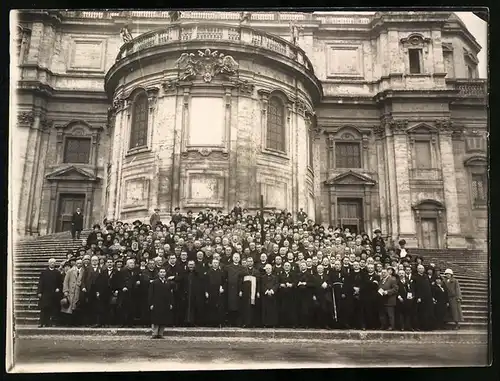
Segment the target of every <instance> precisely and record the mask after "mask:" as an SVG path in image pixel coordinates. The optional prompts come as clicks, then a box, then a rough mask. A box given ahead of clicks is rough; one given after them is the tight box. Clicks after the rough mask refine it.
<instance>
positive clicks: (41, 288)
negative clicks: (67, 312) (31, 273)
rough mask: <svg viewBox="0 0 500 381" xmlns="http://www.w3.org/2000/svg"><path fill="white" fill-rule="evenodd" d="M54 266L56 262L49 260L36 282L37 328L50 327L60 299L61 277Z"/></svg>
mask: <svg viewBox="0 0 500 381" xmlns="http://www.w3.org/2000/svg"><path fill="white" fill-rule="evenodd" d="M55 265H56V260H55V259H54V258H50V259H49V266H48V268H46V269H45V270H43V271H42V273H41V274H40V279H39V281H38V292H37V293H38V299H39V303H38V304H39V307H40V325H39V327H50V326H51V325H52V323H53V320H55V318H56V316H57V311H58V307H59V302H60V300H61V298H62V287H63V276H62V274H61V273H60V272H59V271H58V270H57V269H56V268H55Z"/></svg>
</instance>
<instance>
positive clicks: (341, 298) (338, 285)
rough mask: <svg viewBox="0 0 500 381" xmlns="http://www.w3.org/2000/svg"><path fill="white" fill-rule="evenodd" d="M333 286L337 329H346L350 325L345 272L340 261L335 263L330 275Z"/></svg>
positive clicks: (334, 315)
mask: <svg viewBox="0 0 500 381" xmlns="http://www.w3.org/2000/svg"><path fill="white" fill-rule="evenodd" d="M328 275H329V278H330V284H331V285H332V299H333V300H332V302H333V320H334V324H333V325H334V326H335V327H336V328H344V327H346V326H347V325H348V323H349V322H348V315H347V313H346V312H347V311H346V306H345V305H346V295H345V291H344V272H343V271H342V264H341V263H340V261H335V262H334V264H333V268H332V269H331V270H330V273H329V274H328Z"/></svg>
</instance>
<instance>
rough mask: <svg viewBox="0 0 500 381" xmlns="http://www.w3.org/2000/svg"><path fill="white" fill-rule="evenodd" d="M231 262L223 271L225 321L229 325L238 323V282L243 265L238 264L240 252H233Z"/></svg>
mask: <svg viewBox="0 0 500 381" xmlns="http://www.w3.org/2000/svg"><path fill="white" fill-rule="evenodd" d="M232 260H233V262H232V263H231V264H228V265H227V266H226V267H225V268H224V271H225V273H226V279H227V293H226V294H227V295H226V297H227V322H228V325H229V326H230V327H233V326H237V325H239V323H240V322H239V321H238V320H239V310H240V295H239V292H240V282H241V274H242V273H243V270H244V268H243V266H241V265H240V254H238V253H234V254H233V258H232Z"/></svg>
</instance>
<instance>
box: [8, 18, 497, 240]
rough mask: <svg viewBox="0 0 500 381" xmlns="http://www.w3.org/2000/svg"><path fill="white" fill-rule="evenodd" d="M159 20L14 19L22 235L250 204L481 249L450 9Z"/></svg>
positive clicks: (483, 214)
mask: <svg viewBox="0 0 500 381" xmlns="http://www.w3.org/2000/svg"><path fill="white" fill-rule="evenodd" d="M168 13H169V12H160V11H122V12H119V11H115V12H107V11H106V12H87V11H71V12H56V11H23V12H21V13H19V15H18V18H17V19H16V24H15V25H17V29H16V33H17V45H15V46H14V47H13V49H16V48H17V57H18V62H17V67H18V70H19V76H18V77H17V81H16V82H15V92H14V94H15V96H16V97H17V98H16V110H15V112H16V113H17V118H13V119H12V121H13V125H12V131H13V138H14V140H13V150H12V153H13V166H12V180H13V183H14V184H16V188H14V189H13V190H14V192H13V195H12V196H13V197H12V204H11V205H12V206H13V208H14V221H16V222H17V224H16V226H15V228H16V230H17V232H18V233H19V234H21V235H38V234H48V233H52V232H57V231H63V230H67V229H69V226H70V225H69V224H70V219H71V214H72V213H73V211H74V210H75V208H76V207H81V208H82V210H83V212H84V215H85V225H86V227H90V226H91V225H92V224H93V223H95V222H98V221H102V219H103V218H104V217H107V218H108V219H110V218H116V219H121V220H124V221H133V220H135V219H137V218H141V219H144V218H145V217H146V216H148V215H149V214H150V212H151V210H152V209H153V208H155V207H158V208H160V209H161V212H162V213H163V214H168V213H170V212H171V211H172V209H173V208H174V207H176V206H180V207H181V208H182V209H184V210H188V209H191V210H193V211H194V212H196V211H198V210H200V209H201V208H204V207H207V206H209V207H214V208H217V209H222V210H224V211H228V210H230V209H231V208H232V207H233V205H234V204H235V203H236V201H238V200H240V201H241V202H242V204H243V205H244V206H245V207H247V208H249V209H250V210H252V209H253V210H255V209H256V208H258V207H259V202H260V195H263V196H264V204H265V207H266V208H267V209H270V208H279V209H284V208H286V209H288V210H290V211H292V212H296V211H298V209H299V208H301V207H302V208H304V210H305V211H306V212H307V213H308V215H309V216H310V217H312V218H314V219H316V220H317V221H319V222H322V223H325V224H332V225H342V226H344V227H350V228H351V229H353V230H355V231H358V232H360V231H368V232H371V231H373V229H375V228H380V229H382V231H383V232H384V234H385V235H386V236H387V237H388V238H389V239H392V240H397V239H401V238H404V239H406V241H407V242H408V246H410V247H412V246H414V247H417V246H418V247H424V248H465V247H469V248H479V247H483V246H484V244H485V239H486V234H487V202H486V200H487V194H486V189H487V161H486V153H487V111H486V99H487V93H486V83H485V80H481V79H478V78H477V76H478V71H477V63H478V61H477V53H478V52H479V51H480V49H481V47H480V46H479V45H478V43H477V42H476V40H475V39H474V37H473V36H472V35H471V34H470V33H469V32H468V31H467V29H466V27H465V26H464V24H463V23H462V22H461V21H460V19H459V18H458V17H457V16H456V15H454V14H453V13H450V12H445V13H440V12H432V13H422V12H390V13H376V14H374V15H372V16H366V15H359V14H352V15H341V16H340V15H335V14H334V13H314V14H311V13H309V14H305V13H293V12H291V13H288V12H280V13H274V12H258V13H253V14H249V15H247V17H246V20H244V21H242V22H241V21H240V14H239V12H182V16H181V18H180V19H179V20H178V21H175V22H173V21H171V20H170V18H169V14H168ZM128 33H130V34H131V36H129V35H128ZM123 37H124V38H123ZM130 37H132V40H130ZM122 38H123V39H122ZM14 115H15V114H14Z"/></svg>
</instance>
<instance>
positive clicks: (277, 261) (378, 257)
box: [38, 203, 462, 338]
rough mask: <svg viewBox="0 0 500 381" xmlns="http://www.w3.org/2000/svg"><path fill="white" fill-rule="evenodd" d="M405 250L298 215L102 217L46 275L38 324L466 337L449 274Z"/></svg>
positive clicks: (378, 236) (240, 212)
mask: <svg viewBox="0 0 500 381" xmlns="http://www.w3.org/2000/svg"><path fill="white" fill-rule="evenodd" d="M77 213H79V212H77ZM74 230H75V229H74ZM74 230H73V237H74V238H75V239H76V237H75V231H74ZM76 230H79V229H76ZM77 233H78V234H77V236H78V235H79V232H77ZM405 244H406V242H405V241H404V240H400V241H399V245H398V247H397V248H394V247H389V245H386V243H385V241H384V239H383V237H382V233H381V231H380V230H379V229H377V230H375V231H374V235H373V237H372V238H370V237H369V235H368V234H366V233H361V234H355V233H351V232H350V231H349V229H341V228H340V227H333V226H328V227H326V226H322V225H320V224H315V223H314V221H312V220H311V219H308V218H307V215H306V213H305V212H304V211H303V210H302V209H301V210H300V211H299V212H298V213H297V215H296V216H295V217H294V216H293V215H292V214H291V213H289V212H286V211H282V212H278V213H269V214H268V215H266V216H265V217H263V216H261V215H260V213H259V212H257V213H256V214H250V213H248V211H247V210H244V209H242V208H241V206H240V205H239V203H238V204H237V206H235V207H234V209H233V210H232V211H231V212H230V213H229V214H226V215H225V214H223V213H222V212H221V211H216V210H213V209H208V208H207V209H206V210H204V211H201V212H199V213H198V214H197V215H194V214H193V213H192V212H191V211H187V213H185V214H181V213H180V210H179V208H176V209H175V213H174V214H173V215H172V217H171V220H170V221H161V218H160V214H159V210H157V209H155V212H154V213H153V215H152V216H151V218H150V221H149V224H147V223H143V222H142V221H139V220H137V221H135V222H134V223H132V224H128V223H122V222H121V221H107V220H104V222H103V224H102V226H101V225H98V224H96V225H95V226H94V227H93V231H92V232H91V233H90V234H89V235H88V237H87V239H86V240H83V242H82V246H81V248H79V249H78V250H76V251H73V250H69V251H68V253H67V259H66V260H65V261H64V262H63V263H61V264H60V266H57V264H56V260H55V259H51V260H49V265H48V268H47V269H45V270H43V271H42V273H41V276H40V281H39V285H38V297H39V304H40V309H41V313H40V326H50V325H67V326H78V325H80V326H92V327H101V326H106V327H108V326H121V327H132V326H150V325H151V326H152V329H153V336H152V337H153V338H161V337H162V334H163V330H164V329H165V327H180V326H212V327H220V326H230V327H287V328H323V329H362V330H364V329H384V330H406V331H408V330H410V331H411V330H422V331H428V330H434V329H443V328H444V327H445V323H447V322H453V323H455V325H454V326H455V328H457V329H458V327H459V322H460V321H462V312H461V304H460V303H461V298H462V296H461V292H460V286H459V283H458V281H457V280H456V279H455V278H454V277H453V271H452V270H451V269H446V270H445V271H444V272H443V273H441V270H440V269H438V268H436V266H434V265H433V264H432V263H429V264H427V263H424V259H423V258H422V257H419V256H412V255H411V254H410V251H411V250H408V249H406V248H405Z"/></svg>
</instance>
